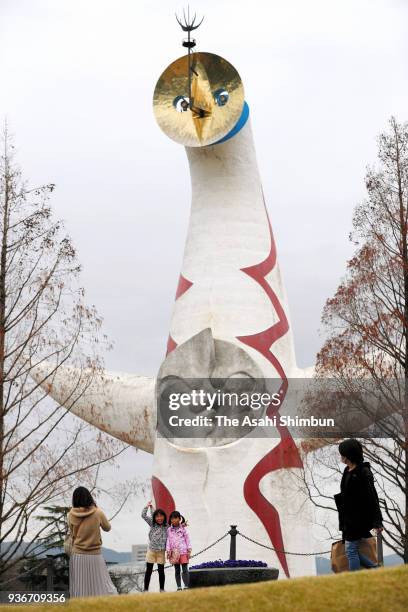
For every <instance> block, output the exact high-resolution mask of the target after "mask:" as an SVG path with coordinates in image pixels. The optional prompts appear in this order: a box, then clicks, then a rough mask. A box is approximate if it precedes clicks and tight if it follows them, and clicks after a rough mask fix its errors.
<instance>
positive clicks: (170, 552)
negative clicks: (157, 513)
mask: <svg viewBox="0 0 408 612" xmlns="http://www.w3.org/2000/svg"><path fill="white" fill-rule="evenodd" d="M169 522H170V527H169V528H168V529H167V543H166V552H167V559H168V560H169V561H170V563H171V564H172V565H174V571H175V575H176V583H177V590H178V591H181V590H182V589H181V578H180V566H181V568H182V575H183V582H184V588H185V589H188V585H189V576H188V562H189V559H190V555H191V544H190V538H189V535H188V532H187V529H186V521H185V518H184V517H183V516H181V514H180V512H178V511H177V510H174V511H173V512H172V513H171V514H170V517H169Z"/></svg>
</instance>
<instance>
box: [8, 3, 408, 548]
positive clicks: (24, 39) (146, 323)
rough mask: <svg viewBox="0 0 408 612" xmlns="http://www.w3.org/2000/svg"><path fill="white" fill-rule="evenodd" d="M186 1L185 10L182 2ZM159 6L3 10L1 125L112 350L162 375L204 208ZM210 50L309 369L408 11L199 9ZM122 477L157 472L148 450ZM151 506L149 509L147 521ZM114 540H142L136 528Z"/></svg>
mask: <svg viewBox="0 0 408 612" xmlns="http://www.w3.org/2000/svg"><path fill="white" fill-rule="evenodd" d="M177 1H179V0H177ZM182 6H183V5H182V4H177V3H174V2H169V1H167V0H166V1H163V0H157V1H156V2H151V1H141V0H138V1H136V0H119V1H118V0H116V1H114V0H17V1H16V0H0V65H1V75H2V78H1V85H0V89H1V95H0V117H1V118H3V117H5V116H7V118H8V121H9V124H10V126H11V129H12V131H13V132H14V133H15V135H16V143H17V147H18V161H19V163H20V165H21V166H22V168H23V171H24V174H25V177H26V178H27V179H28V180H29V182H30V183H31V184H32V185H38V184H41V183H49V182H53V183H56V186H57V189H56V191H55V192H54V194H53V198H52V204H53V207H54V211H55V214H56V215H57V216H58V217H60V218H63V219H64V220H65V222H66V228H67V231H68V232H69V233H70V235H71V236H72V238H73V240H74V243H75V245H76V247H77V249H78V253H79V259H80V261H81V263H82V265H83V274H82V284H83V286H84V287H85V288H86V292H87V296H88V301H89V302H90V303H92V304H95V305H96V306H97V308H98V311H99V313H100V314H101V315H102V316H103V317H104V321H105V331H106V333H107V334H108V335H109V336H110V338H111V339H112V340H113V341H114V343H115V348H114V350H113V351H112V352H111V353H110V354H108V355H107V358H106V364H107V367H108V368H110V369H115V370H123V371H128V372H135V373H137V374H147V375H155V374H156V372H157V370H158V368H159V366H160V364H161V361H162V359H163V357H164V351H165V346H166V341H167V335H168V331H169V321H170V316H171V311H172V306H173V302H174V294H175V289H176V285H177V281H178V276H179V273H180V267H181V260H182V255H183V249H184V241H185V235H186V229H187V223H188V216H189V207H190V178H189V172H188V165H187V159H186V156H185V152H184V149H183V147H181V146H180V145H177V144H176V143H174V142H172V141H171V140H169V139H168V138H167V137H166V136H165V135H164V134H163V133H162V132H161V131H160V129H159V128H158V126H157V125H156V123H155V120H154V116H153V112H152V95H153V90H154V86H155V83H156V81H157V79H158V77H159V76H160V74H161V73H162V71H163V70H164V69H165V67H166V66H167V65H168V64H169V63H171V62H172V61H173V60H174V59H176V58H177V57H179V56H180V55H182V54H183V49H182V47H181V39H182V36H183V34H182V32H181V30H180V29H179V26H178V25H177V23H176V21H175V19H174V11H175V10H179V11H180V10H181V9H182ZM191 7H192V8H193V10H196V11H197V13H198V14H199V15H202V14H204V15H205V20H204V23H203V25H202V26H201V27H200V29H199V30H198V31H197V33H196V37H197V39H198V50H201V51H208V52H213V53H217V54H219V55H222V56H223V57H225V58H226V59H227V60H228V61H230V62H231V63H232V64H233V65H234V66H235V67H236V68H237V70H238V72H239V73H240V75H241V77H242V80H243V83H244V87H245V93H246V100H247V102H248V104H249V107H250V113H251V121H252V127H253V132H254V138H255V144H256V149H257V155H258V163H259V166H260V171H261V176H262V179H263V185H264V191H265V196H266V200H267V204H268V208H269V212H270V217H271V222H272V227H273V230H274V234H275V238H276V242H277V248H278V256H279V258H280V264H281V270H282V273H283V277H284V281H285V284H286V289H287V293H288V299H289V306H290V315H291V321H292V326H293V328H294V337H295V344H296V349H297V358H298V364H299V365H300V366H309V365H312V364H313V363H314V359H315V354H316V351H317V350H318V349H319V347H320V345H321V342H322V339H321V336H319V333H318V332H319V326H320V316H321V311H322V307H323V305H324V302H325V300H326V299H327V298H328V297H329V296H330V295H332V293H333V291H334V290H335V288H336V286H337V285H338V283H339V280H340V278H341V276H342V275H343V274H344V271H345V264H346V261H347V259H348V258H349V257H350V255H351V252H352V251H351V247H350V245H349V243H348V233H349V231H350V229H351V217H352V211H353V207H354V206H355V204H356V203H358V202H359V201H360V200H361V199H362V198H363V197H364V180H363V179H364V174H365V168H366V165H367V164H368V163H373V162H375V158H376V136H377V135H378V133H379V132H380V131H381V130H383V129H384V128H385V127H386V125H387V121H388V119H389V117H390V116H391V115H395V116H396V117H397V118H398V119H399V120H401V121H405V120H408V110H407V98H408V79H407V57H408V3H407V2H405V1H404V0H308V1H307V2H305V1H304V0H272V1H271V0H256V1H255V2H248V0H245V2H244V1H243V0H234V1H232V0H231V1H224V0H218V1H217V2H214V1H212V2H210V1H208V0H206V1H197V2H196V3H195V4H194V5H193V4H191ZM127 457H128V458H127V460H125V459H124V460H123V465H122V468H123V472H124V473H126V474H131V473H133V470H134V471H135V472H137V473H139V472H140V474H141V475H143V474H144V473H146V474H148V472H149V470H150V465H151V461H150V458H149V457H148V456H147V455H146V454H145V453H138V454H137V456H136V458H135V455H134V453H132V454H129V453H128V455H127ZM138 511H139V509H138ZM126 516H127V517H128V518H127V519H126V520H122V521H121V525H120V526H118V529H117V531H116V533H115V534H114V535H113V534H112V535H109V536H107V537H106V538H105V542H106V543H107V544H108V545H111V546H113V547H115V548H117V549H118V550H126V549H128V547H129V536H128V533H129V531H128V530H129V526H130V524H131V522H132V520H133V521H135V526H134V529H133V527H132V530H133V533H135V538H134V541H136V540H137V539H138V538H139V539H140V537H141V538H142V541H143V538H144V537H145V535H144V529H143V528H142V527H141V526H140V520H139V519H138V517H137V516H136V517H134V516H133V518H132V516H131V514H130V513H128V515H126Z"/></svg>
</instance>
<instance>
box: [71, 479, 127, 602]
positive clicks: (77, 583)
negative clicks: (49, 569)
mask: <svg viewBox="0 0 408 612" xmlns="http://www.w3.org/2000/svg"><path fill="white" fill-rule="evenodd" d="M68 526H69V530H70V533H71V536H72V552H71V557H70V560H69V593H70V597H93V596H97V595H116V594H117V591H116V588H115V587H114V585H113V583H112V581H111V579H110V576H109V573H108V569H107V567H106V564H105V561H104V558H103V556H102V552H101V546H102V538H101V528H102V529H103V530H104V531H110V528H111V526H110V523H109V521H108V519H107V518H106V516H105V515H104V513H103V512H102V510H101V509H100V508H98V507H97V505H96V503H95V501H94V499H93V497H92V495H91V494H90V492H89V491H88V489H86V488H85V487H78V488H77V489H75V491H74V493H73V495H72V508H71V510H70V511H69V513H68Z"/></svg>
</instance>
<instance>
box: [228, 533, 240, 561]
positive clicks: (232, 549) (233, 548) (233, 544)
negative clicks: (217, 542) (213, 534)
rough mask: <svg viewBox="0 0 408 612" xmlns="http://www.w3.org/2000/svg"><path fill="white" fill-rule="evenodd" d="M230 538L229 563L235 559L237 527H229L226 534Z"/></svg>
mask: <svg viewBox="0 0 408 612" xmlns="http://www.w3.org/2000/svg"><path fill="white" fill-rule="evenodd" d="M228 533H229V534H230V536H231V543H230V561H236V558H237V533H238V530H237V526H236V525H231V529H230V530H229V532H228Z"/></svg>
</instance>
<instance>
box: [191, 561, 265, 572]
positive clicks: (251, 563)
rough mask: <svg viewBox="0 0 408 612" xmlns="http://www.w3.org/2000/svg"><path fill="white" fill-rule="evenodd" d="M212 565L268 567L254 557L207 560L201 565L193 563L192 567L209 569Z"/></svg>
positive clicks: (218, 566)
mask: <svg viewBox="0 0 408 612" xmlns="http://www.w3.org/2000/svg"><path fill="white" fill-rule="evenodd" d="M212 567H217V568H220V567H268V566H267V564H266V563H264V561H254V560H253V559H249V560H247V559H244V560H243V559H237V560H236V561H230V560H228V561H221V559H218V561H207V562H206V563H200V564H199V565H193V566H191V567H190V569H191V570H193V569H209V568H212Z"/></svg>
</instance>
